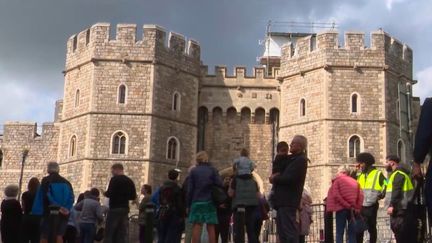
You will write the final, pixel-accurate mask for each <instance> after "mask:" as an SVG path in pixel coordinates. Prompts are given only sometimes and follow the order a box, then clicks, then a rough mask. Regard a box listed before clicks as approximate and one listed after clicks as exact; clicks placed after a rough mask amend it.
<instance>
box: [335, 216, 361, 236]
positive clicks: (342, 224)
mask: <svg viewBox="0 0 432 243" xmlns="http://www.w3.org/2000/svg"><path fill="white" fill-rule="evenodd" d="M347 223H348V231H347V232H348V235H347V237H348V240H347V242H349V243H356V242H357V240H356V232H355V229H354V226H353V225H352V223H351V210H350V209H342V210H340V211H337V212H336V243H343V242H344V241H343V236H344V232H345V229H346V225H347Z"/></svg>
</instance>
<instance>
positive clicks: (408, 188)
mask: <svg viewBox="0 0 432 243" xmlns="http://www.w3.org/2000/svg"><path fill="white" fill-rule="evenodd" d="M397 174H401V175H402V176H403V177H405V180H404V184H403V186H402V193H403V197H402V201H401V202H400V206H401V208H399V209H406V208H407V206H408V203H409V201H410V200H411V199H412V197H413V196H414V185H413V183H412V180H411V178H410V177H409V176H408V174H407V173H405V172H403V171H401V170H396V171H394V172H393V173H392V174H391V175H390V178H389V180H388V184H387V193H386V198H385V201H384V202H385V206H386V207H389V206H390V202H391V198H392V194H393V182H394V179H395V177H396V175H397ZM393 206H394V205H393Z"/></svg>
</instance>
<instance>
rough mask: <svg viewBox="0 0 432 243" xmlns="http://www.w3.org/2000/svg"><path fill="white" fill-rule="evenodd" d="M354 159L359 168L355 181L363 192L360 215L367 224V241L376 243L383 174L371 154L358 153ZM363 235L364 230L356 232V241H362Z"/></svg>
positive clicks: (383, 189) (383, 181) (383, 194)
mask: <svg viewBox="0 0 432 243" xmlns="http://www.w3.org/2000/svg"><path fill="white" fill-rule="evenodd" d="M356 160H357V163H358V164H359V168H360V170H361V173H360V175H359V176H358V178H357V181H358V183H359V184H360V188H361V189H362V190H363V194H364V199H363V206H362V209H361V215H362V216H363V218H364V220H365V221H366V224H367V225H368V232H369V236H370V239H369V242H370V243H376V242H377V214H378V207H379V205H378V201H379V200H381V199H383V198H384V196H385V176H384V175H383V173H382V172H381V171H379V170H377V169H376V168H375V166H373V164H375V158H374V157H373V155H372V154H370V153H360V154H358V155H357V158H356ZM363 235H364V232H362V233H358V234H357V242H363Z"/></svg>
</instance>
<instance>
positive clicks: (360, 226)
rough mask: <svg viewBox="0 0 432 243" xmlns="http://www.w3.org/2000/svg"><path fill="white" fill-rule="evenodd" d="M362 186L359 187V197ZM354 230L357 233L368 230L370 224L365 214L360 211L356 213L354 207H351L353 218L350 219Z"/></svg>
mask: <svg viewBox="0 0 432 243" xmlns="http://www.w3.org/2000/svg"><path fill="white" fill-rule="evenodd" d="M360 190H361V189H360V186H359V187H358V190H357V198H359V197H360ZM350 221H351V222H350V223H351V224H352V226H353V228H354V231H355V232H356V234H359V233H363V232H365V231H366V230H368V225H367V223H366V221H365V220H364V218H363V216H362V215H361V214H360V213H356V212H354V210H353V209H351V220H350Z"/></svg>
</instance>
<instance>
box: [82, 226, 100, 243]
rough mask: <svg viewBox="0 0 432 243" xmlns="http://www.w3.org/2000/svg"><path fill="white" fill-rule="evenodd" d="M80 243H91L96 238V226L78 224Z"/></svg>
mask: <svg viewBox="0 0 432 243" xmlns="http://www.w3.org/2000/svg"><path fill="white" fill-rule="evenodd" d="M79 226H80V240H81V241H80V242H81V243H93V242H94V238H95V236H96V225H95V224H93V223H80V225H79Z"/></svg>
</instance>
